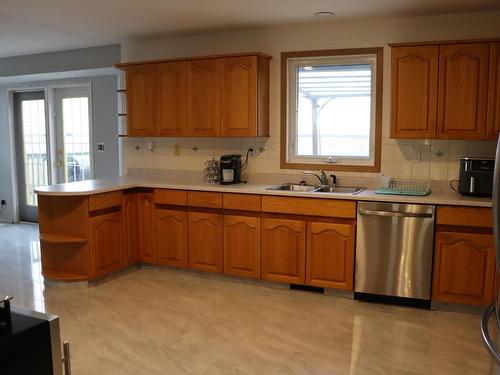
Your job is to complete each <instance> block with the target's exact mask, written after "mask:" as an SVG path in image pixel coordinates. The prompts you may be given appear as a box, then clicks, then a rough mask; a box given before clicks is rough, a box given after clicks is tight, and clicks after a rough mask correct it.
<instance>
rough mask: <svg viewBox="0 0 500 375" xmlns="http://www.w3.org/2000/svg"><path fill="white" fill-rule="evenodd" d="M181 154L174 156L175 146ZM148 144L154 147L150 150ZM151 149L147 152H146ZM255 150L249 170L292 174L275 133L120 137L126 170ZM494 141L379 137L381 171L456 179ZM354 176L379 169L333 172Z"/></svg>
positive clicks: (180, 165)
mask: <svg viewBox="0 0 500 375" xmlns="http://www.w3.org/2000/svg"><path fill="white" fill-rule="evenodd" d="M176 145H177V146H178V147H179V148H180V155H179V156H176V155H175V146H176ZM150 146H153V147H152V148H151V147H150ZM150 148H151V150H150ZM248 148H253V149H254V152H253V155H251V156H250V157H249V166H248V169H247V171H246V172H247V173H250V174H251V173H291V174H296V173H297V171H296V170H289V169H287V170H284V169H280V155H279V154H280V143H279V137H277V136H271V137H270V138H257V139H255V138H122V155H123V159H122V160H123V165H124V169H125V170H126V169H128V168H153V169H185V170H200V171H201V170H202V169H203V167H204V165H203V163H204V162H205V161H206V160H208V159H210V158H212V157H215V158H218V157H219V156H220V155H222V154H231V153H237V154H242V155H243V157H245V154H246V152H247V150H248ZM495 149H496V142H495V141H455V140H394V139H389V138H384V139H383V140H382V155H381V157H382V167H381V173H383V174H384V175H387V176H393V177H399V178H415V179H428V178H431V179H433V180H439V181H448V180H451V179H455V178H457V177H458V172H459V159H460V157H461V156H465V155H466V156H478V157H493V156H494V155H495ZM336 174H338V175H345V176H352V177H376V176H377V175H378V174H377V173H353V172H336Z"/></svg>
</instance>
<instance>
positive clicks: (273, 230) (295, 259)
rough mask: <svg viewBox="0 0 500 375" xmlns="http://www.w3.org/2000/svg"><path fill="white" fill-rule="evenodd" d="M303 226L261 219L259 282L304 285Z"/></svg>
mask: <svg viewBox="0 0 500 375" xmlns="http://www.w3.org/2000/svg"><path fill="white" fill-rule="evenodd" d="M305 271H306V223H305V222H304V221H299V220H288V219H273V218H263V219H262V278H263V279H266V280H273V281H282V282H285V283H290V284H304V283H305V273H306V272H305Z"/></svg>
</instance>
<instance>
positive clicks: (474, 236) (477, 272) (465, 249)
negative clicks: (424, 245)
mask: <svg viewBox="0 0 500 375" xmlns="http://www.w3.org/2000/svg"><path fill="white" fill-rule="evenodd" d="M495 272H496V265H495V249H494V244H493V236H492V235H491V234H480V233H460V232H444V231H442V232H441V231H438V232H436V242H435V248H434V275H433V286H432V299H433V300H434V301H444V302H454V303H464V304H470V305H480V306H485V305H488V304H489V303H490V302H491V300H492V298H493V290H494V282H495V281H494V280H495Z"/></svg>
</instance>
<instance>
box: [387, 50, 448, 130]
mask: <svg viewBox="0 0 500 375" xmlns="http://www.w3.org/2000/svg"><path fill="white" fill-rule="evenodd" d="M438 54H439V47H437V46H416V47H394V48H392V94H391V95H392V114H391V137H392V138H434V137H435V136H436V120H437V90H438Z"/></svg>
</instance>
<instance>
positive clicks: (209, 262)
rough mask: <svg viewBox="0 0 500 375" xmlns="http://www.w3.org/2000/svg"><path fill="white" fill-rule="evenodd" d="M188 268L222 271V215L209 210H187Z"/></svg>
mask: <svg viewBox="0 0 500 375" xmlns="http://www.w3.org/2000/svg"><path fill="white" fill-rule="evenodd" d="M188 259H189V268H191V269H194V270H199V271H208V272H222V271H223V268H224V267H223V262H222V259H223V253H222V215H219V214H217V213H210V212H195V211H191V212H188Z"/></svg>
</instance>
